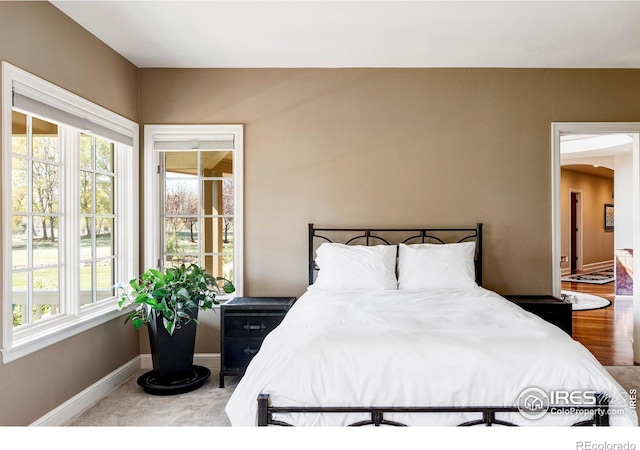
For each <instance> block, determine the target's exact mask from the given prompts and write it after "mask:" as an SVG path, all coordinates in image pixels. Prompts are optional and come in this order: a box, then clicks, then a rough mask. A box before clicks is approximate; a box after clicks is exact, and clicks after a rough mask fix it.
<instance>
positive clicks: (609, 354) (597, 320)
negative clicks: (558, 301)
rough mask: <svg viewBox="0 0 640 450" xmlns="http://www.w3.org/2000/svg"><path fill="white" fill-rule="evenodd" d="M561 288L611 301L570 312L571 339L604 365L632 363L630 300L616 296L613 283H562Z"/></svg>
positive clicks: (631, 308) (630, 364)
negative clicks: (591, 308)
mask: <svg viewBox="0 0 640 450" xmlns="http://www.w3.org/2000/svg"><path fill="white" fill-rule="evenodd" d="M562 290H567V291H575V292H584V293H587V294H593V295H598V296H600V297H604V298H606V299H608V300H610V301H611V303H612V304H611V306H609V307H607V308H602V309H594V310H587V311H574V312H573V338H574V339H575V340H577V341H579V342H581V343H582V344H583V345H584V346H585V347H587V348H588V349H589V351H591V353H593V355H594V356H595V357H596V358H597V359H598V361H600V363H601V364H602V365H603V366H632V365H633V364H634V363H633V346H632V343H631V340H632V338H633V301H632V300H631V299H619V300H616V299H615V294H614V292H615V283H608V284H603V285H598V284H587V283H569V282H562Z"/></svg>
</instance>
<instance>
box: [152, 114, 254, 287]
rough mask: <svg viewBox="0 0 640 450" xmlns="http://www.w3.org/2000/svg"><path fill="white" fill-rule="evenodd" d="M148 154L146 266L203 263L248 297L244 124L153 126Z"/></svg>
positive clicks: (206, 267)
mask: <svg viewBox="0 0 640 450" xmlns="http://www.w3.org/2000/svg"><path fill="white" fill-rule="evenodd" d="M145 152H146V155H145V157H146V165H147V168H148V170H147V177H148V178H149V179H148V182H147V183H146V185H147V187H148V191H147V196H146V199H147V200H146V202H147V205H148V206H147V210H146V211H147V214H146V215H145V216H146V217H147V220H148V222H147V228H146V230H145V236H148V237H149V241H148V244H146V245H145V251H146V252H147V253H146V254H147V258H146V260H147V265H148V266H151V267H159V268H167V267H171V266H175V265H179V264H183V263H184V264H189V263H197V264H199V265H201V266H203V267H204V268H205V269H206V270H207V272H209V273H210V274H211V275H214V276H219V277H224V278H226V279H228V280H230V281H232V282H233V283H234V285H235V286H236V295H238V294H241V293H242V284H243V283H242V126H241V125H190V126H184V125H175V126H174V125H151V126H146V127H145ZM154 218H155V219H154Z"/></svg>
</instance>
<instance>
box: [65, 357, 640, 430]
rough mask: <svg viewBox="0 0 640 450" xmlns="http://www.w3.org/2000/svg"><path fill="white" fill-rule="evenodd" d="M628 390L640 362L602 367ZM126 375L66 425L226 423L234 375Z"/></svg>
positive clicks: (636, 385) (638, 385)
mask: <svg viewBox="0 0 640 450" xmlns="http://www.w3.org/2000/svg"><path fill="white" fill-rule="evenodd" d="M606 369H607V370H608V371H609V372H610V373H611V375H612V376H613V377H614V378H615V379H616V380H617V381H618V383H620V385H621V386H622V387H623V388H625V390H627V392H629V390H630V389H636V392H637V391H638V390H639V389H640V366H619V367H607V368H606ZM144 372H145V371H142V370H141V371H140V372H139V373H138V374H136V375H134V376H133V377H131V378H129V379H128V380H127V381H126V382H124V383H123V384H122V385H120V386H119V387H117V388H116V389H114V390H113V391H112V392H110V393H109V394H108V395H106V396H105V397H104V398H102V399H101V400H100V401H98V402H97V403H96V404H95V405H94V406H92V407H91V408H89V409H87V410H86V411H84V412H83V413H81V414H79V415H78V416H76V417H75V418H74V419H72V420H71V421H70V422H69V423H68V424H67V425H68V426H119V427H123V426H156V427H164V426H191V427H197V426H229V425H230V423H229V419H228V418H227V416H226V414H225V412H224V407H225V405H226V404H227V401H228V400H229V397H230V396H231V394H232V392H233V390H234V388H235V386H236V385H237V383H238V378H231V377H229V378H227V381H226V383H225V385H226V387H225V388H224V389H220V388H218V383H217V376H215V377H213V376H212V377H211V378H209V380H207V383H206V384H205V385H204V386H203V387H201V388H200V389H198V390H196V391H193V392H189V393H186V394H180V395H172V396H157V395H149V394H147V393H145V392H144V391H143V390H142V388H141V387H140V386H138V384H137V383H136V380H137V378H138V376H140V375H142V374H143V373H144Z"/></svg>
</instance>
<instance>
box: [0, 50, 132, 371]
mask: <svg viewBox="0 0 640 450" xmlns="http://www.w3.org/2000/svg"><path fill="white" fill-rule="evenodd" d="M14 84H19V85H22V86H27V87H28V88H29V89H30V90H31V91H32V92H34V93H35V94H36V95H38V94H42V98H39V99H38V100H39V101H45V102H48V103H49V104H50V105H51V106H52V107H55V108H58V109H61V110H63V111H68V112H69V113H70V114H78V113H83V115H84V114H86V117H90V118H91V119H92V120H94V123H97V124H99V125H101V126H104V127H105V128H111V129H114V130H116V131H117V132H118V133H121V134H124V135H126V136H129V137H130V138H131V139H132V142H133V144H132V146H128V145H125V144H120V143H118V142H115V145H114V152H115V153H116V154H118V155H119V156H118V157H117V158H115V157H114V164H115V166H114V170H115V172H116V174H117V175H116V178H117V179H118V181H117V183H118V184H117V186H114V197H113V203H114V207H115V209H114V214H115V215H116V216H120V217H122V219H121V220H120V221H118V222H121V223H120V224H119V225H118V226H117V227H115V228H116V229H115V230H114V237H115V242H114V246H115V247H114V249H115V254H116V255H118V256H117V258H118V268H117V269H116V270H115V271H114V278H115V279H116V281H117V282H119V281H120V280H121V279H122V280H121V281H123V282H126V281H128V280H129V279H131V278H133V277H134V276H136V275H137V273H138V270H139V265H138V261H139V255H138V253H139V249H138V219H139V213H140V211H139V206H138V184H139V183H138V179H139V169H138V165H139V164H138V153H139V151H138V148H139V144H138V140H139V137H138V130H139V127H138V124H137V123H135V122H133V121H131V120H129V119H127V118H125V117H122V116H120V115H118V114H116V113H113V112H112V111H109V110H107V109H106V108H103V107H101V106H99V105H96V104H95V103H93V102H90V101H88V100H86V99H84V98H82V97H79V96H77V95H75V94H73V93H71V92H69V91H67V90H65V89H63V88H61V87H58V86H56V85H54V84H52V83H50V82H48V81H46V80H43V79H41V78H39V77H37V76H35V75H33V74H31V73H29V72H26V71H24V70H22V69H20V68H18V67H16V66H13V65H12V64H10V63H8V62H6V61H3V62H2V125H1V126H2V142H1V151H2V154H1V157H2V175H1V176H2V180H3V181H4V182H5V183H6V181H5V180H10V179H11V174H12V165H11V160H12V145H11V139H12V123H11V117H12V110H13V104H12V103H13V102H12V99H13V86H14ZM43 99H44V100H43ZM17 109H18V108H17ZM26 112H27V114H29V115H31V116H33V117H39V118H42V119H44V120H47V121H50V122H51V121H52V119H51V118H48V117H43V116H42V115H39V114H36V113H33V112H29V111H26ZM53 122H54V123H57V124H58V125H59V134H60V140H61V142H62V144H61V146H68V145H72V144H71V143H69V140H71V139H74V136H76V135H77V136H79V135H80V133H82V132H84V133H87V132H86V130H80V129H78V128H75V127H72V126H70V125H68V124H64V123H60V122H56V121H55V120H54V121H53ZM64 152H68V147H66V148H61V167H63V170H62V173H61V174H60V175H59V176H60V183H61V193H60V202H61V204H64V206H62V205H61V211H60V214H61V217H62V218H63V219H62V222H63V223H61V224H60V228H59V238H60V239H59V246H60V252H61V259H62V266H63V268H62V270H61V273H60V301H61V302H65V305H66V306H65V311H66V312H65V313H64V314H62V315H60V316H59V317H54V318H51V319H47V320H45V321H42V322H36V323H33V324H30V325H29V326H28V327H25V328H24V329H18V330H14V329H13V314H12V282H11V275H12V251H11V249H12V230H11V226H10V225H9V226H7V225H6V224H10V223H11V221H10V220H7V218H10V217H11V216H12V213H13V211H12V189H3V190H2V196H1V199H2V207H1V211H2V218H3V221H2V223H3V224H4V225H0V233H1V235H2V240H1V243H0V248H1V249H2V264H3V268H2V271H1V275H0V276H1V278H0V283H1V287H0V289H1V292H2V296H3V298H2V302H1V305H2V310H1V311H2V314H1V317H2V321H0V330H1V333H0V339H1V341H0V352H1V353H2V360H3V363H4V364H7V363H9V362H12V361H15V360H17V359H19V358H22V357H24V356H26V355H29V354H31V353H34V352H36V351H39V350H42V349H43V348H46V347H48V346H50V345H53V344H55V343H58V342H61V341H63V340H65V339H68V338H70V337H72V336H75V335H78V334H80V333H82V332H84V331H87V330H90V329H92V328H94V327H96V326H99V325H101V324H104V323H106V322H108V321H111V320H113V319H115V318H117V317H120V316H122V315H123V314H125V313H126V312H122V311H118V310H117V308H116V304H117V292H115V293H114V294H115V295H114V297H113V298H110V299H107V300H103V301H100V302H98V303H95V304H93V305H84V306H82V307H81V304H80V303H81V302H80V284H79V277H80V274H79V273H76V272H78V270H76V269H77V267H78V266H77V264H76V263H77V262H78V261H79V258H80V242H79V241H78V240H76V239H73V238H71V237H73V236H79V228H80V225H79V224H80V211H79V210H78V211H75V210H73V206H74V205H78V204H79V195H80V194H79V190H78V189H77V188H74V186H76V184H77V183H79V176H80V172H79V170H80V169H79V166H80V164H79V158H78V160H75V158H73V159H69V160H63V159H64V157H63V154H64ZM76 187H77V186H76ZM75 196H77V197H78V198H77V199H76V198H75ZM116 205H117V206H116ZM67 267H68V268H69V269H70V270H65V268H67Z"/></svg>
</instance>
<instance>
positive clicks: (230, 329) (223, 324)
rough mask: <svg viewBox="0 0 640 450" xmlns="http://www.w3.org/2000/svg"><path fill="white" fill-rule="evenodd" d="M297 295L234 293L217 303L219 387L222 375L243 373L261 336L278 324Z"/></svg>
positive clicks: (258, 346) (222, 383)
mask: <svg viewBox="0 0 640 450" xmlns="http://www.w3.org/2000/svg"><path fill="white" fill-rule="evenodd" d="M295 301H296V297H236V298H234V299H233V300H230V301H228V302H227V303H223V304H222V305H221V306H220V387H221V388H222V387H224V377H225V376H229V375H243V374H244V372H245V370H246V369H247V366H248V365H249V362H250V361H251V359H253V357H254V356H255V354H256V353H258V350H260V346H261V345H262V341H263V340H264V338H265V337H266V336H267V334H269V332H271V331H272V330H273V329H274V328H275V327H277V326H278V325H279V324H280V322H282V319H284V316H285V314H287V312H288V311H289V308H291V306H292V305H293V303H294V302H295Z"/></svg>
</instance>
